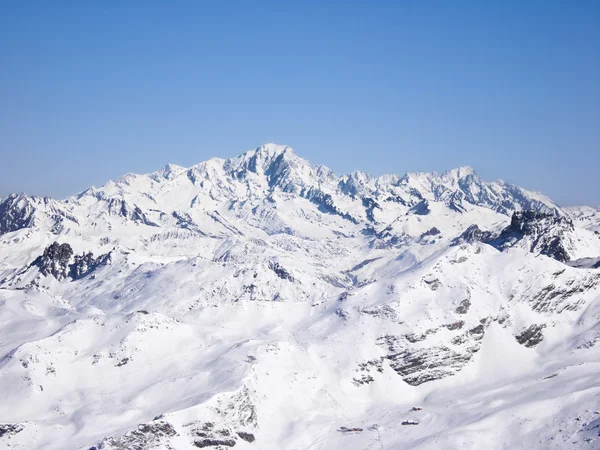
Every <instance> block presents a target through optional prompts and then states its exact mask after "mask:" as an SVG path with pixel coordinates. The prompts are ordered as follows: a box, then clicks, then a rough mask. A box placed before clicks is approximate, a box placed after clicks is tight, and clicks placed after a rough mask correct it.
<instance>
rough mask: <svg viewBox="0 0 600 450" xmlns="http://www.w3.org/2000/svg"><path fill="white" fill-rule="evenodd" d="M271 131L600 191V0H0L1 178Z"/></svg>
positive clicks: (3, 184) (538, 183)
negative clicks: (268, 0)
mask: <svg viewBox="0 0 600 450" xmlns="http://www.w3.org/2000/svg"><path fill="white" fill-rule="evenodd" d="M266 142H276V143H280V144H288V145H291V146H292V147H294V149H295V150H296V152H297V153H298V154H299V155H300V156H302V157H304V158H306V159H308V160H309V161H311V162H312V163H320V164H325V165H327V166H329V167H331V168H332V169H333V170H334V171H335V172H336V173H338V174H342V173H346V172H349V171H352V170H355V169H359V170H363V171H366V172H370V173H372V174H374V175H379V174H382V173H388V172H395V173H404V172H405V171H421V170H423V171H432V170H437V171H443V170H445V169H451V168H454V167H457V166H462V165H471V166H473V167H474V168H475V170H477V171H478V173H479V174H480V175H481V176H482V177H483V178H484V179H497V178H501V179H504V180H506V181H509V182H512V183H515V184H519V185H521V186H523V187H526V188H528V189H534V190H539V191H542V192H544V193H545V194H547V195H549V196H551V197H552V198H553V199H555V200H556V201H558V202H559V203H561V204H565V205H566V204H582V203H587V204H592V205H600V0H577V1H567V0H544V1H536V0H521V1H511V0H503V1H491V0H487V1H486V0H483V1H475V0H473V1H447V0H439V1H432V0H404V1H402V0H398V1H391V0H390V1H364V2H362V1H353V0H346V1H312V0H304V1H273V2H263V1H259V0H255V1H250V0H248V1H209V0H200V1H184V0H177V1H152V0H146V1H116V0H106V1H75V0H71V1H59V0H55V1H47V0H43V1H33V0H28V1H22V2H19V1H3V2H0V152H1V154H0V157H1V158H0V195H5V194H7V193H9V192H13V191H16V192H26V193H29V194H37V195H50V196H55V197H64V196H67V195H70V194H73V193H76V192H78V191H80V190H83V189H85V188H86V187H88V186H89V185H96V186H98V185H101V184H103V183H104V182H105V181H107V180H108V179H111V178H115V177H118V176H120V175H121V174H123V173H125V172H138V173H143V172H150V171H153V170H156V169H159V168H160V167H162V166H163V165H164V164H165V163H167V162H172V163H175V164H180V165H183V166H189V165H192V164H195V163H198V162H200V161H203V160H205V159H208V158H210V157H212V156H220V157H231V156H236V155H238V154H240V153H242V152H244V151H246V150H248V149H251V148H254V147H257V146H259V145H260V144H263V143H266Z"/></svg>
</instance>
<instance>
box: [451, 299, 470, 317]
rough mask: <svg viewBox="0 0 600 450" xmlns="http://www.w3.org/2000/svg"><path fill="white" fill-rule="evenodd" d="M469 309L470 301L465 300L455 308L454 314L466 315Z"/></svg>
mask: <svg viewBox="0 0 600 450" xmlns="http://www.w3.org/2000/svg"><path fill="white" fill-rule="evenodd" d="M470 307H471V300H469V299H468V298H466V299H464V300H463V301H461V302H460V305H458V306H457V307H456V309H455V310H454V312H456V314H466V313H467V312H468V311H469V308H470Z"/></svg>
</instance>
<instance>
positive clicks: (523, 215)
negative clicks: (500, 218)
mask: <svg viewBox="0 0 600 450" xmlns="http://www.w3.org/2000/svg"><path fill="white" fill-rule="evenodd" d="M573 231H574V226H573V222H572V221H571V219H569V218H567V217H563V216H555V215H552V214H546V213H538V212H535V211H519V212H515V213H513V215H512V218H511V221H510V225H509V226H508V227H506V228H505V229H504V230H502V233H500V235H499V236H498V238H497V239H494V240H493V241H491V242H490V243H491V244H492V245H494V246H495V247H497V248H499V249H501V250H504V249H506V248H510V247H514V246H523V247H525V248H527V249H528V250H529V251H530V252H532V253H538V254H541V255H546V256H549V257H550V258H554V259H556V260H558V261H561V262H566V261H569V260H570V259H571V258H570V256H569V252H568V249H567V247H568V244H567V241H566V240H567V239H568V238H569V234H570V233H572V232H573Z"/></svg>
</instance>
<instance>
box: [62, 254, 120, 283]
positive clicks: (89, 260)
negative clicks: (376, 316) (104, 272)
mask: <svg viewBox="0 0 600 450" xmlns="http://www.w3.org/2000/svg"><path fill="white" fill-rule="evenodd" d="M109 262H110V253H106V254H104V255H100V256H98V257H97V258H94V254H93V253H92V252H88V253H83V254H81V255H76V256H75V262H73V264H71V265H69V276H70V277H71V278H72V279H73V280H79V279H81V278H83V277H86V276H88V275H89V274H91V273H92V272H93V271H94V270H96V269H97V268H98V267H100V266H104V265H106V264H108V263H109Z"/></svg>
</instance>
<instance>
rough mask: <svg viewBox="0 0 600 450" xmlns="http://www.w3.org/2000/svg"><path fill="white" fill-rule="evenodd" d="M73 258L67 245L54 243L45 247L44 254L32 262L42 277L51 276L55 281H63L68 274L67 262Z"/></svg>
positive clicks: (71, 251) (71, 250)
mask: <svg viewBox="0 0 600 450" xmlns="http://www.w3.org/2000/svg"><path fill="white" fill-rule="evenodd" d="M72 256H73V249H72V248H71V246H70V245H69V244H66V243H65V244H59V243H58V242H54V243H53V244H51V245H50V246H48V247H46V249H45V250H44V253H43V254H42V255H41V256H38V258H37V259H36V260H35V261H34V262H33V265H35V266H37V267H39V269H40V272H41V273H42V275H45V276H48V275H52V276H53V277H54V278H56V279H57V280H59V281H61V280H64V279H65V278H66V277H67V275H68V274H69V262H70V261H71V257H72Z"/></svg>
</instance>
